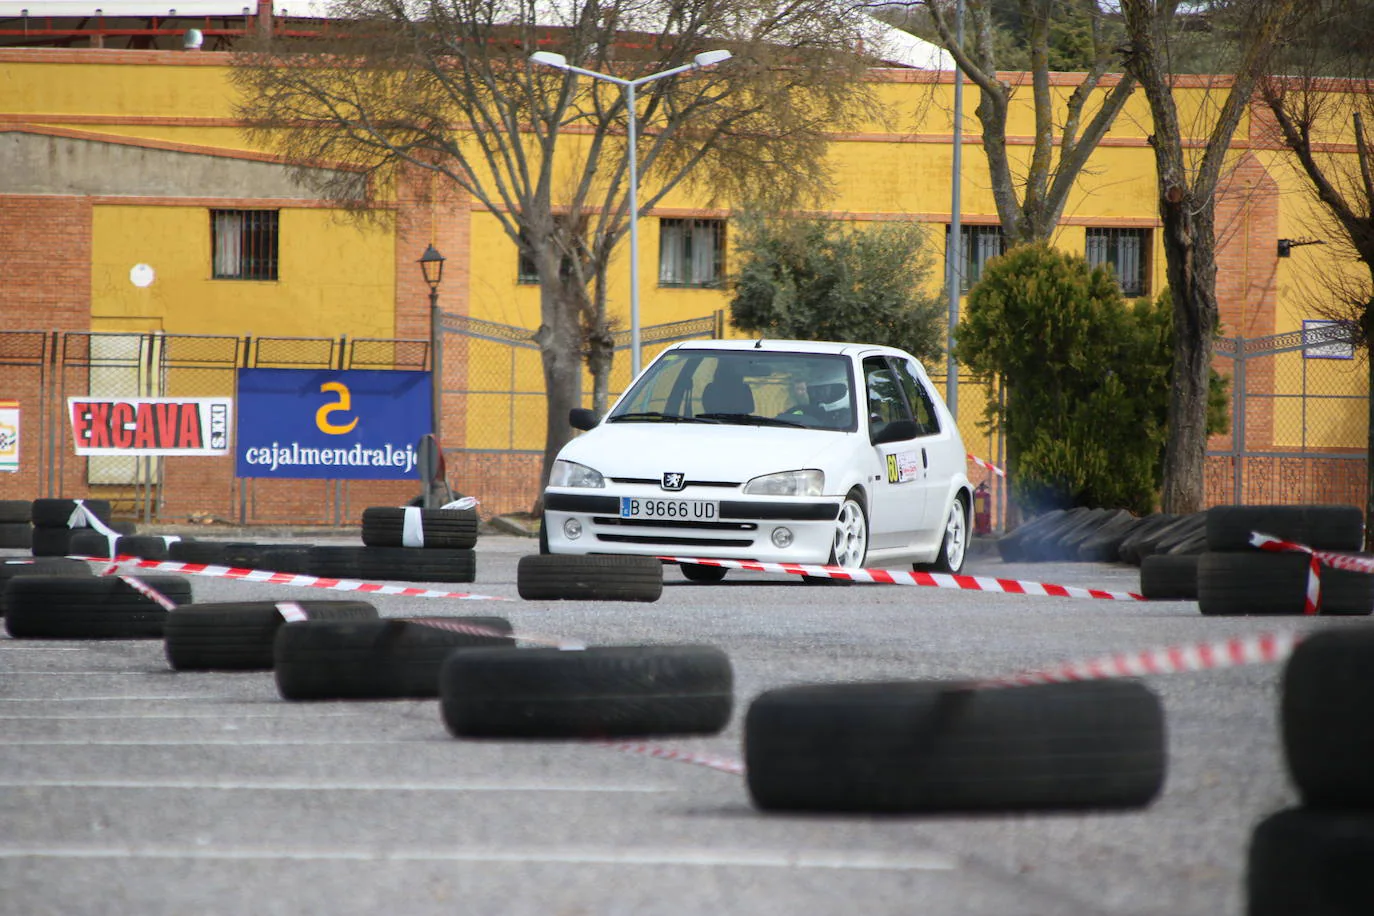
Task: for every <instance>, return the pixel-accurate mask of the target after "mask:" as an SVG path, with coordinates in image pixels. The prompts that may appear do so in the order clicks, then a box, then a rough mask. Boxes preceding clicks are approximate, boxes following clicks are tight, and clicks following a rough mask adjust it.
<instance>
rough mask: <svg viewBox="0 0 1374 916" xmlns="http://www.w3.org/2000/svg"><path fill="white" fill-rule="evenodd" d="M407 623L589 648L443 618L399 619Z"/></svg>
mask: <svg viewBox="0 0 1374 916" xmlns="http://www.w3.org/2000/svg"><path fill="white" fill-rule="evenodd" d="M399 619H401V620H404V621H406V622H407V623H415V624H419V625H420V626H422V627H434V628H435V629H436V630H449V631H450V632H453V633H466V634H468V635H469V636H496V637H500V638H503V639H518V640H521V641H522V642H532V643H537V644H539V645H545V646H551V647H553V648H555V649H563V650H564V651H567V652H571V651H578V650H582V649H586V648H587V644H586V643H584V642H578V641H576V640H571V639H558V638H557V637H554V636H541V635H539V634H538V633H507V632H505V631H503V630H496V629H493V628H491V627H483V626H478V625H477V624H473V623H462V622H461V621H457V620H445V619H444V618H442V617H402V618H399Z"/></svg>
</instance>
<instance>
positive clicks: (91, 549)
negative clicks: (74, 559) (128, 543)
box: [67, 528, 122, 557]
mask: <svg viewBox="0 0 1374 916" xmlns="http://www.w3.org/2000/svg"><path fill="white" fill-rule="evenodd" d="M121 540H122V538H118V537H117V538H115V544H116V545H118V543H119V542H120V541H121ZM115 549H116V550H118V547H117V546H116V548H115ZM67 552H68V553H72V554H75V555H77V556H82V557H108V556H109V555H110V539H109V537H108V536H107V535H103V534H101V533H100V532H99V531H96V530H95V529H93V528H73V529H71V534H69V535H68V536H67Z"/></svg>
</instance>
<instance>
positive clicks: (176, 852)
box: [0, 846, 959, 871]
mask: <svg viewBox="0 0 1374 916" xmlns="http://www.w3.org/2000/svg"><path fill="white" fill-rule="evenodd" d="M0 859H168V860H188V859H189V860H202V861H245V862H258V861H270V862H278V861H282V860H287V861H293V862H338V861H345V862H379V863H382V862H475V863H513V864H528V863H545V864H556V865H620V866H623V865H647V866H664V865H677V866H697V867H701V868H788V869H802V868H816V869H835V870H845V869H852V870H855V871H953V870H956V869H957V868H958V867H959V862H958V860H957V859H955V858H954V857H953V856H949V855H942V854H939V853H920V852H916V853H904V854H900V855H896V854H886V853H876V852H854V851H850V850H839V849H815V850H806V849H801V850H798V849H719V848H713V849H692V848H687V849H615V848H605V847H602V848H597V847H549V848H542V849H541V848H507V849H491V848H471V849H446V850H427V849H393V850H383V851H377V850H374V849H317V850H316V849H281V848H258V849H233V848H230V849H187V848H185V847H176V848H172V847H141V848H136V849H135V848H117V847H109V846H106V847H80V846H66V847H62V846H58V847H43V846H36V847H14V846H8V847H0Z"/></svg>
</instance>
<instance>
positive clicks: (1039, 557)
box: [1021, 506, 1101, 563]
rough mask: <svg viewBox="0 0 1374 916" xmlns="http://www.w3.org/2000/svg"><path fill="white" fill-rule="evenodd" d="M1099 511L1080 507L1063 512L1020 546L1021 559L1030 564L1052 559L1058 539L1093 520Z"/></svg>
mask: <svg viewBox="0 0 1374 916" xmlns="http://www.w3.org/2000/svg"><path fill="white" fill-rule="evenodd" d="M1100 511H1101V510H1099V509H1088V508H1085V507H1082V506H1080V507H1078V508H1076V509H1070V510H1069V511H1067V512H1065V513H1064V514H1063V515H1061V516H1060V517H1059V518H1058V520H1056V521H1055V522H1052V523H1051V524H1049V525H1047V526H1045V527H1044V528H1043V529H1041V530H1039V531H1038V532H1036V535H1035V537H1033V538H1030V539H1028V540H1027V541H1026V542H1025V544H1024V545H1022V548H1021V559H1022V560H1023V561H1026V562H1032V563H1040V562H1044V561H1046V560H1050V559H1053V558H1054V556H1055V545H1057V544H1058V543H1059V539H1060V538H1062V537H1063V536H1064V535H1066V534H1068V533H1069V532H1070V531H1073V530H1075V529H1077V528H1078V527H1079V526H1080V525H1083V524H1085V523H1086V522H1088V520H1090V519H1092V518H1094V517H1095V515H1096V513H1098V512H1100Z"/></svg>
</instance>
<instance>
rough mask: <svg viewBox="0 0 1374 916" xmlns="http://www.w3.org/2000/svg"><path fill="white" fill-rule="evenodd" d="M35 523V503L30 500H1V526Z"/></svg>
mask: <svg viewBox="0 0 1374 916" xmlns="http://www.w3.org/2000/svg"><path fill="white" fill-rule="evenodd" d="M31 521H33V501H32V500H28V499H0V524H13V523H15V522H23V523H24V524H25V525H27V524H28V523H29V522H31Z"/></svg>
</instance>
